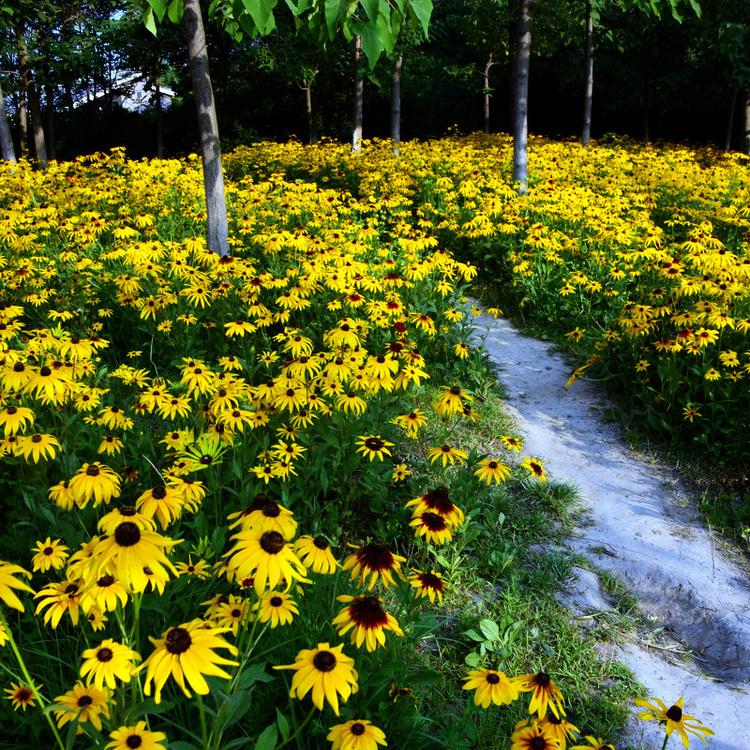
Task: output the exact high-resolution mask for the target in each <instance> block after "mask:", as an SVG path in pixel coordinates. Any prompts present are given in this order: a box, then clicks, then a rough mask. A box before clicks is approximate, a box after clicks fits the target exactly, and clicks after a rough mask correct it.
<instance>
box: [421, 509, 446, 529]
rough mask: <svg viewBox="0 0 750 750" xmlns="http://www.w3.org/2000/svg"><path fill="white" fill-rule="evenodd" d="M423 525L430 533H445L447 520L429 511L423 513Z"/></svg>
mask: <svg viewBox="0 0 750 750" xmlns="http://www.w3.org/2000/svg"><path fill="white" fill-rule="evenodd" d="M422 523H423V524H424V525H425V526H426V527H427V528H428V529H429V530H430V531H443V530H444V529H445V528H446V524H445V519H444V518H443V517H442V516H439V515H438V514H437V513H430V511H429V510H428V511H425V512H424V513H422Z"/></svg>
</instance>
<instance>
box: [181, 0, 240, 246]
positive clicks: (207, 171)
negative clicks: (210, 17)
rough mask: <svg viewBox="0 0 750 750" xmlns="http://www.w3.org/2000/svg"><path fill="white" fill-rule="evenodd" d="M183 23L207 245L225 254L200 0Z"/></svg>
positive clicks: (189, 0)
mask: <svg viewBox="0 0 750 750" xmlns="http://www.w3.org/2000/svg"><path fill="white" fill-rule="evenodd" d="M182 24H183V31H184V33H185V41H186V42H187V48H188V58H189V60H190V77H191V79H192V83H193V97H194V98H195V107H196V110H197V112H198V130H199V132H200V137H201V157H202V159H203V187H204V190H205V193H206V215H207V224H208V247H209V249H210V250H212V251H213V252H215V253H218V254H219V255H221V256H222V257H223V256H225V255H229V227H228V223H227V201H226V196H225V195H224V175H223V174H222V171H221V147H220V144H219V124H218V122H217V119H216V106H215V103H214V92H213V88H212V87H211V76H210V74H209V70H208V52H207V50H206V32H205V30H204V28H203V16H202V15H201V6H200V1H199V0H185V10H184V12H183V16H182Z"/></svg>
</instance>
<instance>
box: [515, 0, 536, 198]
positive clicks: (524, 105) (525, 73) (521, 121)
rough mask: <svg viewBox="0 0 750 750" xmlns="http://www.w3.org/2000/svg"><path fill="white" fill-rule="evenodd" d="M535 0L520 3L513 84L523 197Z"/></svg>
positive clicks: (526, 179)
mask: <svg viewBox="0 0 750 750" xmlns="http://www.w3.org/2000/svg"><path fill="white" fill-rule="evenodd" d="M533 8H534V0H520V15H519V19H518V59H517V61H516V70H515V81H514V84H515V85H514V97H513V99H514V101H515V106H514V118H513V119H514V122H513V181H514V182H515V183H517V185H518V192H519V194H520V195H524V194H525V193H526V192H527V191H528V189H529V176H528V160H527V143H528V136H529V63H530V61H531V15H532V12H533Z"/></svg>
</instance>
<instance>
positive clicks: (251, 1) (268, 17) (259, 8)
mask: <svg viewBox="0 0 750 750" xmlns="http://www.w3.org/2000/svg"><path fill="white" fill-rule="evenodd" d="M277 3H278V0H242V4H243V5H244V7H245V11H246V12H247V13H248V14H249V16H250V18H252V19H253V23H254V24H255V26H256V27H257V29H258V33H260V34H261V35H265V34H270V33H271V32H272V31H273V30H274V28H275V27H276V20H275V19H274V17H273V10H274V8H275V7H276V4H277Z"/></svg>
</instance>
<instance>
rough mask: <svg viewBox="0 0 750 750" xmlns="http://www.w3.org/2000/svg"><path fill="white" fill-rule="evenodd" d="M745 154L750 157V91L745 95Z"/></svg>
mask: <svg viewBox="0 0 750 750" xmlns="http://www.w3.org/2000/svg"><path fill="white" fill-rule="evenodd" d="M744 135H745V137H744V144H743V145H744V146H745V153H746V154H748V155H750V91H748V92H746V93H745V134H744Z"/></svg>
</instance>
